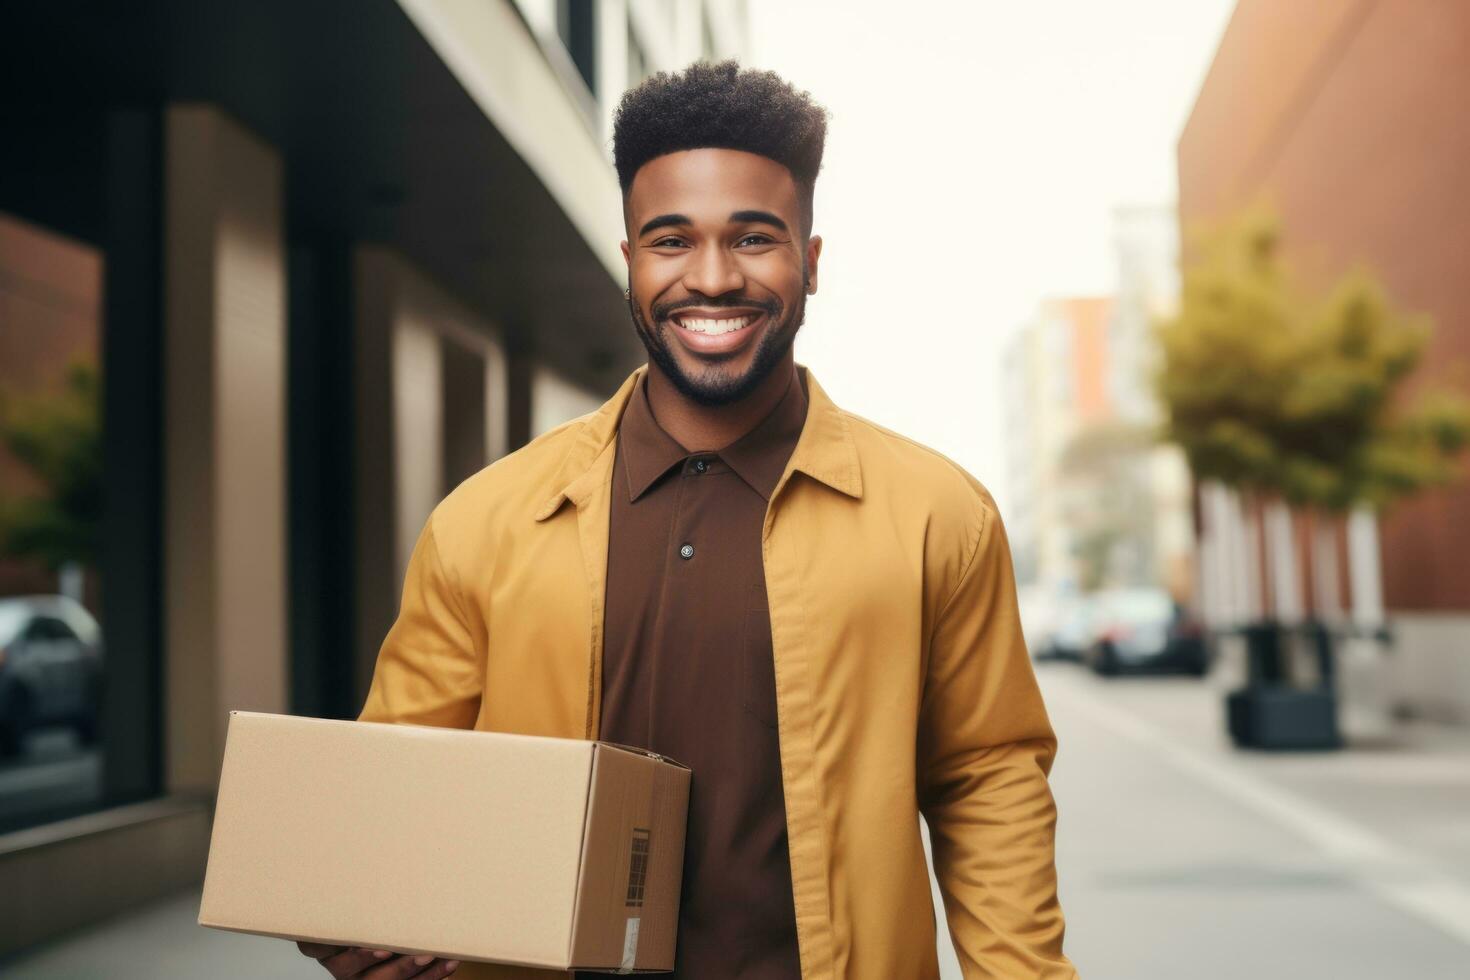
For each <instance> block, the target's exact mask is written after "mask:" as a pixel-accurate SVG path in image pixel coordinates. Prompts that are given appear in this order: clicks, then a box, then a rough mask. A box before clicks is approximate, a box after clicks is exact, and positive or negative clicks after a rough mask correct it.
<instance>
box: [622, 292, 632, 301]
mask: <svg viewBox="0 0 1470 980" xmlns="http://www.w3.org/2000/svg"><path fill="white" fill-rule="evenodd" d="M632 298H633V291H632V290H631V289H625V290H623V302H625V303H626V302H627V301H628V300H630V299H632Z"/></svg>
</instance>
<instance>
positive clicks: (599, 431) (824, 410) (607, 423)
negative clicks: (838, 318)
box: [533, 364, 863, 521]
mask: <svg viewBox="0 0 1470 980" xmlns="http://www.w3.org/2000/svg"><path fill="white" fill-rule="evenodd" d="M796 369H797V371H798V372H799V373H800V374H801V376H802V378H804V379H805V381H806V395H807V410H806V420H805V422H804V423H803V424H802V428H801V435H800V437H798V439H797V442H796V448H795V449H793V450H792V452H791V457H790V459H789V460H787V463H786V467H785V470H784V471H783V473H782V474H781V478H780V480H779V481H778V482H777V484H776V487H775V489H774V490H773V492H772V494H771V496H772V497H775V496H776V495H777V494H779V493H780V490H781V487H782V486H784V484H785V483H786V481H787V480H789V479H790V478H791V475H792V474H794V473H804V474H806V475H807V476H809V477H811V478H812V479H814V480H816V481H817V482H819V483H822V484H824V485H826V486H828V487H831V488H832V489H833V490H836V491H838V492H839V493H843V494H846V495H847V496H849V497H852V498H853V499H855V500H860V499H862V496H863V478H862V468H861V466H860V465H859V463H858V453H857V445H856V444H855V443H854V441H853V438H852V433H851V432H850V431H849V425H850V423H849V421H848V419H847V417H846V416H845V415H844V414H843V412H842V410H841V409H840V408H838V407H837V406H836V405H835V404H833V402H832V399H831V398H829V397H828V395H827V393H826V391H824V390H823V389H822V386H821V385H819V384H818V383H817V379H816V377H815V375H813V374H812V372H811V370H810V369H809V368H807V367H806V365H804V364H798V365H796ZM647 372H648V365H647V364H641V365H639V366H638V367H637V368H635V369H634V370H633V372H632V373H631V374H629V375H628V377H627V378H626V379H624V381H623V383H622V384H621V385H620V386H619V387H618V390H617V391H616V392H615V393H614V394H613V396H612V397H611V398H609V399H608V400H607V401H606V402H604V403H603V404H602V406H601V407H599V408H598V409H597V410H596V411H594V412H591V413H589V414H588V415H586V416H584V417H583V423H582V426H581V428H580V430H579V431H578V433H577V438H576V439H575V440H574V441H573V443H572V446H571V448H570V449H569V450H568V451H567V454H566V456H565V457H563V459H562V463H561V466H560V467H559V468H558V469H557V472H556V475H555V477H553V479H552V481H551V483H550V487H551V488H552V489H551V491H550V495H549V496H548V497H547V498H546V500H545V502H544V503H543V504H542V505H541V507H540V509H539V510H537V511H536V513H535V514H534V515H533V516H534V519H535V520H537V521H544V520H546V519H547V518H548V517H550V516H551V515H553V514H555V513H556V512H557V511H558V510H559V509H560V508H561V505H562V504H563V503H564V502H566V501H571V502H572V504H573V505H574V506H576V507H581V506H582V504H583V503H585V502H586V501H587V500H588V498H589V497H591V495H592V491H593V490H594V489H595V484H596V483H597V481H598V480H599V479H601V478H603V477H605V475H606V470H604V469H603V468H602V467H598V466H595V465H594V464H595V463H597V462H598V460H599V459H600V458H601V457H602V456H603V455H604V454H608V453H611V452H612V451H613V448H614V445H615V443H616V439H617V432H618V426H619V425H620V424H621V422H622V419H623V413H624V412H625V411H626V410H627V408H628V405H629V403H630V402H631V400H632V398H633V395H634V392H635V390H636V387H635V386H637V385H639V384H641V383H642V381H643V377H644V375H645V374H647ZM671 441H672V440H671ZM675 445H678V443H677V442H675Z"/></svg>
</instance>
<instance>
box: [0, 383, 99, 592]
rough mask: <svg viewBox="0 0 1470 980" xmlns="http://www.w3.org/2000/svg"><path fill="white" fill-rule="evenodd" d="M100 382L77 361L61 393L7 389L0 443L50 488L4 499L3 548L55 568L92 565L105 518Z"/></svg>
mask: <svg viewBox="0 0 1470 980" xmlns="http://www.w3.org/2000/svg"><path fill="white" fill-rule="evenodd" d="M100 399H101V385H100V383H99V379H98V374H97V369H96V367H95V366H94V365H92V364H90V363H87V362H85V361H77V362H74V363H73V364H72V365H71V367H70V368H69V369H68V371H67V374H66V383H65V385H64V386H63V388H62V389H61V390H60V391H58V392H51V393H46V394H36V395H24V396H22V395H17V394H14V393H6V395H5V397H4V399H3V401H0V442H3V443H4V445H5V447H6V448H7V449H9V450H10V452H11V454H12V455H13V456H14V457H15V458H16V459H17V460H19V461H20V462H21V463H22V464H24V465H25V466H26V467H27V468H28V469H30V470H31V471H32V472H33V473H34V474H35V476H36V478H37V479H38V480H39V481H40V483H41V485H42V486H43V487H44V488H45V492H43V493H42V494H40V495H36V496H26V497H4V498H0V553H3V554H6V555H12V556H16V557H28V558H35V559H38V560H40V561H41V562H43V563H45V564H46V565H47V566H48V567H49V568H51V569H53V570H55V569H58V568H60V567H61V566H62V565H63V564H65V563H67V562H77V563H79V564H82V565H90V564H93V563H94V562H95V560H96V557H97V551H98V546H99V540H100V535H101V524H102V431H101V413H100Z"/></svg>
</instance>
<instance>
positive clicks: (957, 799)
mask: <svg viewBox="0 0 1470 980" xmlns="http://www.w3.org/2000/svg"><path fill="white" fill-rule="evenodd" d="M987 504H989V505H988V506H986V507H983V508H982V513H981V517H980V523H979V529H978V536H977V540H976V541H975V543H974V544H973V546H972V550H971V553H970V557H969V559H968V560H967V563H966V564H965V566H964V568H963V571H962V572H961V575H960V579H959V583H958V584H957V585H956V586H955V587H954V591H953V593H952V594H951V595H950V597H949V598H948V599H947V600H946V601H945V602H944V605H943V606H942V607H941V609H940V612H939V614H938V617H937V618H936V620H935V627H934V633H933V637H932V640H931V645H930V650H929V657H928V661H927V675H926V677H925V682H924V697H923V703H922V706H921V709H920V712H921V713H920V722H919V741H918V759H917V763H918V767H919V772H918V786H919V805H920V809H921V811H922V812H923V814H924V819H925V821H926V822H927V823H928V825H929V837H930V843H931V845H932V848H933V854H934V870H935V876H936V878H937V879H938V881H939V887H940V891H941V893H942V895H943V897H944V907H945V913H946V917H947V919H948V921H949V929H950V935H951V938H952V939H953V941H954V946H955V952H956V954H957V955H958V957H959V961H960V963H961V965H962V968H963V972H964V976H965V978H966V980H978V978H981V977H985V978H1006V980H1019V978H1023V977H1024V978H1046V980H1064V978H1069V977H1076V975H1077V973H1076V970H1075V969H1074V968H1073V966H1072V964H1071V963H1070V962H1069V961H1068V959H1067V958H1066V956H1065V955H1064V954H1063V953H1062V936H1063V932H1064V928H1065V924H1064V921H1063V917H1062V910H1061V906H1060V904H1059V902H1058V900H1057V875H1056V865H1055V847H1054V842H1055V832H1056V815H1057V814H1056V804H1055V802H1054V800H1053V798H1052V793H1051V786H1050V784H1049V782H1048V776H1049V774H1050V772H1051V765H1052V760H1053V758H1054V757H1055V754H1056V746H1057V743H1056V736H1055V735H1054V733H1053V731H1052V728H1051V723H1050V721H1049V719H1048V717H1047V713H1046V707H1045V705H1044V704H1043V703H1042V699H1041V692H1040V689H1039V688H1038V686H1037V683H1036V675H1035V673H1034V671H1033V670H1032V667H1031V658H1030V656H1029V655H1028V654H1027V651H1026V644H1025V640H1024V639H1023V637H1022V635H1021V622H1020V613H1019V611H1018V608H1017V603H1016V586H1015V576H1014V573H1013V572H1012V570H1011V557H1010V548H1009V545H1008V544H1007V541H1006V536H1005V530H1004V528H1003V527H1002V525H1001V523H1000V518H999V516H998V515H997V514H996V512H995V510H994V505H993V504H991V503H989V501H988V500H987Z"/></svg>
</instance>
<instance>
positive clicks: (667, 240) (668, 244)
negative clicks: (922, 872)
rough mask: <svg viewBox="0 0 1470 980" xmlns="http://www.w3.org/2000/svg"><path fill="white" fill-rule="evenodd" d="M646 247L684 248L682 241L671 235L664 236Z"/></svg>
mask: <svg viewBox="0 0 1470 980" xmlns="http://www.w3.org/2000/svg"><path fill="white" fill-rule="evenodd" d="M648 247H649V248H684V247H685V246H684V239H682V238H676V237H675V236H673V235H666V236H664V237H663V238H659V239H655V240H654V241H652V242H649V243H648Z"/></svg>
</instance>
